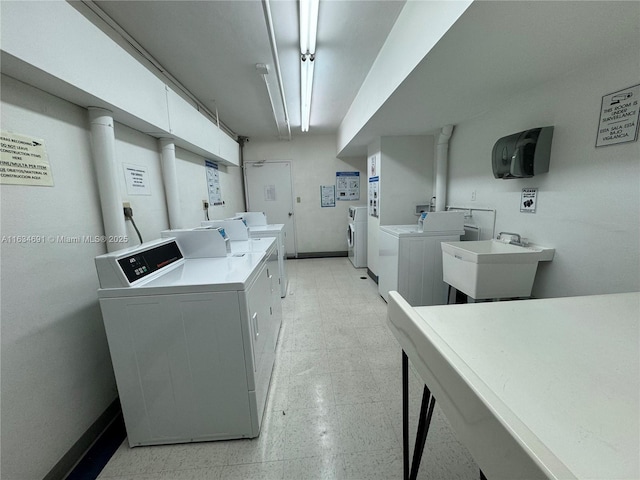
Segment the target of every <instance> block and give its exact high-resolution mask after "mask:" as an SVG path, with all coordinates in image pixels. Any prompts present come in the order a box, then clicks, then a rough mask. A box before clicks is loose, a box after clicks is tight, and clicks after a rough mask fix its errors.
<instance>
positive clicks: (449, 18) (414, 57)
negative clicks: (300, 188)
mask: <svg viewBox="0 0 640 480" xmlns="http://www.w3.org/2000/svg"><path fill="white" fill-rule="evenodd" d="M471 3H472V2H471V1H469V0H458V1H455V2H420V1H408V2H406V3H405V6H404V7H403V8H402V11H401V12H400V15H399V16H398V19H397V20H396V23H395V24H394V26H393V28H392V29H391V32H390V33H389V36H388V37H387V39H386V40H385V43H384V45H383V46H382V48H381V49H380V52H379V53H378V56H377V57H376V60H375V61H374V63H373V65H372V66H371V69H370V70H369V73H368V74H367V77H366V78H365V80H364V82H363V83H362V86H361V87H360V90H359V91H358V94H357V95H356V97H355V99H354V100H353V103H352V104H351V107H349V111H348V112H347V114H346V115H345V117H344V118H343V119H342V123H341V124H340V129H339V131H338V137H337V138H338V142H337V145H338V152H342V151H343V150H344V149H345V148H346V147H347V144H348V143H349V142H350V141H351V140H352V139H353V138H354V137H355V136H356V135H357V134H358V132H359V131H360V130H361V129H362V127H363V126H364V125H365V124H366V123H367V122H368V121H369V119H370V118H371V117H372V116H373V115H374V114H375V113H376V111H377V110H378V109H379V108H380V107H381V106H382V105H383V104H384V102H385V101H386V100H387V99H388V98H389V96H391V94H392V93H393V92H394V91H395V90H396V89H397V88H398V86H399V85H400V84H401V83H402V82H403V81H404V80H405V79H406V78H407V76H408V75H409V74H410V73H411V71H413V69H414V68H416V65H418V64H419V63H420V61H422V59H423V58H424V57H425V56H426V55H427V54H428V53H429V52H430V51H431V49H432V48H433V47H434V46H435V45H436V43H437V42H438V41H439V40H440V39H441V38H442V37H443V36H444V34H445V33H446V32H447V30H449V28H451V26H452V25H453V24H454V23H455V22H456V20H458V18H460V16H461V15H462V14H463V13H464V12H465V10H466V9H467V8H468V7H469V5H471Z"/></svg>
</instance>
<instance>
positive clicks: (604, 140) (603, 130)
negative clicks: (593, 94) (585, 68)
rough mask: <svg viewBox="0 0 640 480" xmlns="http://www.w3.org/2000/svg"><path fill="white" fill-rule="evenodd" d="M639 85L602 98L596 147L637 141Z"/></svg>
mask: <svg viewBox="0 0 640 480" xmlns="http://www.w3.org/2000/svg"><path fill="white" fill-rule="evenodd" d="M639 114H640V84H638V85H635V86H633V87H629V88H625V89H624V90H618V91H617V92H613V93H610V94H608V95H605V96H604V97H602V104H601V106H600V122H599V123H598V137H597V139H596V147H605V146H607V145H615V144H617V143H626V142H635V141H636V140H637V139H638V118H639V116H640V115H639Z"/></svg>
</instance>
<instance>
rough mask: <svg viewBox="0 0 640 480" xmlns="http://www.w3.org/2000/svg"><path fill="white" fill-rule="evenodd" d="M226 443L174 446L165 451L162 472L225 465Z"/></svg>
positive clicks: (227, 447)
mask: <svg viewBox="0 0 640 480" xmlns="http://www.w3.org/2000/svg"><path fill="white" fill-rule="evenodd" d="M228 452H229V444H228V442H202V443H186V444H182V445H174V446H172V447H171V448H168V449H167V450H166V454H165V463H164V468H163V470H166V471H176V470H184V469H189V468H211V467H216V466H220V465H226V464H227V456H228Z"/></svg>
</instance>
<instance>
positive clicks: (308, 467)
mask: <svg viewBox="0 0 640 480" xmlns="http://www.w3.org/2000/svg"><path fill="white" fill-rule="evenodd" d="M339 463H340V461H339V458H338V457H337V456H336V455H326V456H322V457H308V458H296V459H292V460H285V461H284V480H303V479H304V480H338V476H337V475H338V473H337V467H338V465H339Z"/></svg>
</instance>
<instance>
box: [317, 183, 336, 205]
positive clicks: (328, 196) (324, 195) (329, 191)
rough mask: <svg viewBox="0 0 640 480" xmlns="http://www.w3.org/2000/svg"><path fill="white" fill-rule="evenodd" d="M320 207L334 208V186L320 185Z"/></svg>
mask: <svg viewBox="0 0 640 480" xmlns="http://www.w3.org/2000/svg"><path fill="white" fill-rule="evenodd" d="M320 206H321V207H335V206H336V186H335V185H320Z"/></svg>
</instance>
